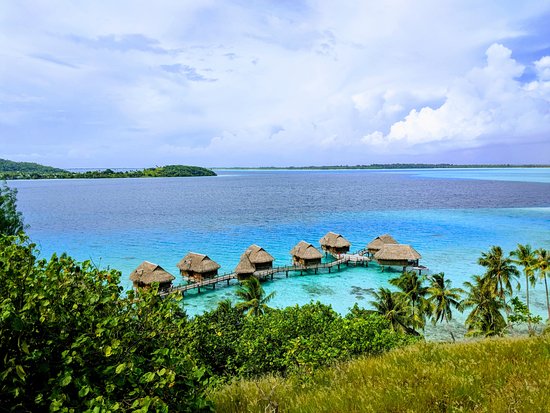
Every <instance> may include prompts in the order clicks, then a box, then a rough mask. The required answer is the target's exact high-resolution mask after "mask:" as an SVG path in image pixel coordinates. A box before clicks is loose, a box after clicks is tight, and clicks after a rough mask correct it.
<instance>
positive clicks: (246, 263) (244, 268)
mask: <svg viewBox="0 0 550 413" xmlns="http://www.w3.org/2000/svg"><path fill="white" fill-rule="evenodd" d="M254 271H256V267H255V266H254V264H252V262H250V254H247V253H246V252H245V253H244V254H243V255H241V260H240V261H239V263H238V264H237V267H235V272H236V273H237V274H252V273H253V272H254Z"/></svg>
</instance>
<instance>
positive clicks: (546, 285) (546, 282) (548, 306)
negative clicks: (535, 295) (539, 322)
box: [544, 275, 550, 320]
mask: <svg viewBox="0 0 550 413" xmlns="http://www.w3.org/2000/svg"><path fill="white" fill-rule="evenodd" d="M544 288H546V308H547V309H548V320H550V302H549V301H548V281H546V275H545V276H544Z"/></svg>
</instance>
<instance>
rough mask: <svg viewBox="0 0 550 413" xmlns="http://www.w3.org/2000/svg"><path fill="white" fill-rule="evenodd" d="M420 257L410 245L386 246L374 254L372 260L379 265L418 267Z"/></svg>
mask: <svg viewBox="0 0 550 413" xmlns="http://www.w3.org/2000/svg"><path fill="white" fill-rule="evenodd" d="M420 258H422V256H421V255H420V254H419V253H418V251H416V250H415V249H414V248H413V247H411V246H410V245H405V244H386V245H384V246H383V247H382V248H381V249H380V250H379V251H378V252H377V253H376V254H374V259H375V260H376V261H377V262H378V264H379V265H381V266H384V265H387V266H395V267H403V270H405V267H408V266H415V267H416V266H418V260H419V259H420Z"/></svg>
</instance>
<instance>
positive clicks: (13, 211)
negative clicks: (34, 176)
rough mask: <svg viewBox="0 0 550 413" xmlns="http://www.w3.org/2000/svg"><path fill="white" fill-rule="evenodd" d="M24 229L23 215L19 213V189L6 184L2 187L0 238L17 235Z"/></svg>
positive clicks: (0, 197)
mask: <svg viewBox="0 0 550 413" xmlns="http://www.w3.org/2000/svg"><path fill="white" fill-rule="evenodd" d="M24 229H25V225H24V224H23V215H22V214H21V212H18V211H17V189H15V188H13V189H11V188H9V187H8V186H7V185H6V183H5V182H4V183H3V184H2V186H0V236H1V235H16V234H18V233H19V232H21V231H23V230H24Z"/></svg>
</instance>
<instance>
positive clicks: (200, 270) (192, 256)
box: [177, 252, 220, 282]
mask: <svg viewBox="0 0 550 413" xmlns="http://www.w3.org/2000/svg"><path fill="white" fill-rule="evenodd" d="M177 267H178V268H179V270H180V274H181V276H182V277H184V278H187V280H188V281H191V282H200V281H203V280H205V279H208V278H214V277H215V276H217V275H218V269H219V268H220V265H219V264H218V263H217V262H215V261H212V260H211V259H210V258H209V257H208V256H207V255H204V254H197V253H195V252H190V253H189V254H187V255H186V256H185V257H183V258H182V259H181V261H180V262H178V264H177Z"/></svg>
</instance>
